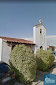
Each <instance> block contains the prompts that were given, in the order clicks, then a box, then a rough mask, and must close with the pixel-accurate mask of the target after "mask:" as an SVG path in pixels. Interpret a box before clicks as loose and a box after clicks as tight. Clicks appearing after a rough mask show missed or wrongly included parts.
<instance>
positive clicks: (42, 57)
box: [36, 49, 54, 71]
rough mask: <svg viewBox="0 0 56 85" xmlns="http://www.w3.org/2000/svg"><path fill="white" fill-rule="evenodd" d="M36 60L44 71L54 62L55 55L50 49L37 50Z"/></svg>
mask: <svg viewBox="0 0 56 85" xmlns="http://www.w3.org/2000/svg"><path fill="white" fill-rule="evenodd" d="M36 60H37V66H38V69H39V70H42V71H47V70H48V69H49V68H50V67H51V66H52V64H53V61H54V55H53V53H52V52H51V51H50V50H47V51H46V50H42V49H41V50H37V52H36Z"/></svg>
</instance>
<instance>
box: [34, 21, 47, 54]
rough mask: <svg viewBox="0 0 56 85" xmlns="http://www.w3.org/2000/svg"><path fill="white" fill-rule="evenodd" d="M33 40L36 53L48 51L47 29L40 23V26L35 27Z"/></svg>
mask: <svg viewBox="0 0 56 85" xmlns="http://www.w3.org/2000/svg"><path fill="white" fill-rule="evenodd" d="M33 39H34V43H35V44H36V45H35V49H34V53H36V51H37V50H38V49H40V48H42V49H43V50H47V41H46V28H45V27H44V25H43V24H42V21H40V24H38V25H34V26H33Z"/></svg>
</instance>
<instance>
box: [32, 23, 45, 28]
mask: <svg viewBox="0 0 56 85" xmlns="http://www.w3.org/2000/svg"><path fill="white" fill-rule="evenodd" d="M39 26H44V25H43V24H37V25H34V26H33V27H39ZM44 28H45V29H46V27H45V26H44Z"/></svg>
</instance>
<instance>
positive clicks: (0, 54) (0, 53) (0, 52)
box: [0, 38, 11, 64]
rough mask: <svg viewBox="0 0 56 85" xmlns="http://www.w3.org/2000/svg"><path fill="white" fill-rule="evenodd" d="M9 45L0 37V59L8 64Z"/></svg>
mask: <svg viewBox="0 0 56 85" xmlns="http://www.w3.org/2000/svg"><path fill="white" fill-rule="evenodd" d="M10 52H11V47H10V46H8V44H7V43H6V42H5V41H4V40H3V39H1V38H0V61H4V62H6V63H8V64H9V58H10Z"/></svg>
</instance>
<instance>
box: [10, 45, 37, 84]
mask: <svg viewBox="0 0 56 85" xmlns="http://www.w3.org/2000/svg"><path fill="white" fill-rule="evenodd" d="M10 64H11V66H13V68H14V71H15V73H16V78H17V80H20V81H21V82H22V83H26V82H27V83H28V82H31V81H33V80H34V78H35V74H36V67H37V66H36V65H37V64H36V60H35V58H34V53H33V52H32V50H31V49H30V48H29V47H26V46H25V45H24V44H21V45H16V46H15V47H14V49H13V50H12V52H11V54H10Z"/></svg>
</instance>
